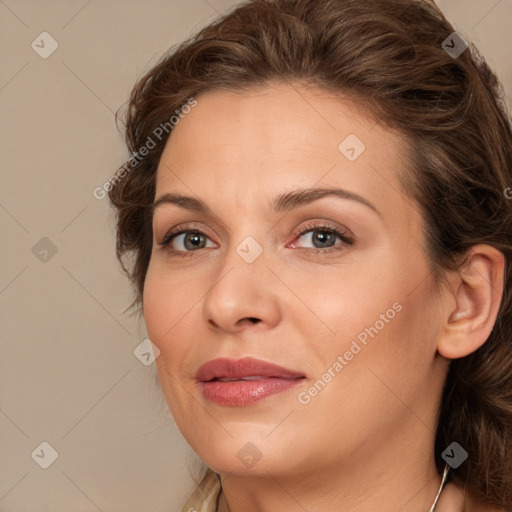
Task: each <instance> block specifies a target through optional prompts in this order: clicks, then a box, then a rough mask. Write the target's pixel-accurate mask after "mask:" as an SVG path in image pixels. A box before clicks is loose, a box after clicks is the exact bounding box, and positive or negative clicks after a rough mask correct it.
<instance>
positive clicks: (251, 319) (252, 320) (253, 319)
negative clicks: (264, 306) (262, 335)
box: [248, 316, 260, 324]
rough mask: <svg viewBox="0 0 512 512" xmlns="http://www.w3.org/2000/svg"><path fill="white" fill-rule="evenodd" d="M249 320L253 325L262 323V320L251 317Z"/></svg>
mask: <svg viewBox="0 0 512 512" xmlns="http://www.w3.org/2000/svg"><path fill="white" fill-rule="evenodd" d="M248 320H249V321H250V322H251V323H253V324H256V323H258V322H259V321H260V319H259V318H254V317H253V316H250V317H249V318H248Z"/></svg>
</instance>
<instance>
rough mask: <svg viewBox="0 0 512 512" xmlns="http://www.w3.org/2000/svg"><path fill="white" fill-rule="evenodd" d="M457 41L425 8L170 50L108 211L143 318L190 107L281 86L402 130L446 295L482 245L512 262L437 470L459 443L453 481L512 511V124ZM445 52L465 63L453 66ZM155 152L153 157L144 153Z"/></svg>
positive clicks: (440, 434)
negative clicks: (161, 201)
mask: <svg viewBox="0 0 512 512" xmlns="http://www.w3.org/2000/svg"><path fill="white" fill-rule="evenodd" d="M453 32H454V29H453V27H452V25H451V24H450V23H449V22H448V21H447V20H446V18H445V17H444V15H443V14H442V12H441V11H440V10H439V9H438V8H437V7H436V5H435V4H434V3H433V2H431V1H427V0H423V1H421V0H364V1H362V0H361V1H354V0H254V1H250V2H246V3H245V4H243V5H241V6H239V7H238V8H236V9H234V10H233V11H232V12H230V13H228V14H227V15H225V16H224V17H222V18H220V19H218V20H217V21H215V22H214V23H212V24H210V25H209V26H207V27H206V28H204V29H203V30H201V31H200V32H199V33H198V34H197V35H195V36H194V37H192V38H191V39H189V40H188V41H185V42H184V43H182V44H181V45H180V46H178V47H176V48H173V49H172V50H171V51H170V52H169V53H168V54H166V55H164V56H163V57H162V58H161V59H160V61H159V62H158V63H157V64H156V65H155V66H154V67H153V68H152V69H150V70H149V71H148V72H147V73H146V74H145V75H144V76H143V77H142V78H141V79H140V80H139V81H138V82H137V84H136V85H135V87H134V88H133V91H132V93H131V96H130V100H129V103H128V108H127V110H126V115H125V120H126V144H127V147H128V149H129V151H130V152H131V154H132V156H131V158H130V161H129V162H127V163H126V164H125V165H124V166H123V167H122V168H121V169H120V170H119V171H118V172H119V173H121V174H120V175H118V176H117V177H116V178H115V179H114V180H113V183H112V184H111V189H110V190H109V198H110V201H111V204H112V206H113V207H114V209H115V211H116V213H117V246H116V250H117V256H118V259H119V261H120V262H121V265H122V266H123V269H124V270H125V272H126V273H127V274H128V276H129V277H130V279H131V280H132V281H133V284H134V291H135V299H134V301H133V303H132V307H135V306H138V305H139V306H140V305H141V304H142V292H143V288H144V280H145V276H146V271H147V268H148V264H149V259H150V255H151V250H152V228H151V204H152V202H153V200H154V194H155V177H156V169H157V166H158V163H159V160H160V156H161V154H162V151H163V148H164V146H165V143H166V141H167V139H168V137H169V135H170V133H172V126H171V125H170V124H169V120H170V119H171V118H172V116H173V115H174V116H175V118H176V120H177V121H178V122H179V119H178V117H179V114H180V113H181V112H183V108H184V105H187V104H190V101H191V98H192V99H194V98H197V97H198V95H199V94H200V93H201V92H203V91H205V90H208V89H212V88H217V89H229V90H242V91H243V90H244V88H247V87H251V86H256V85H265V84H268V83H269V82H270V81H276V80H282V81H288V82H290V83H301V84H305V85H308V84H309V85H314V86H317V87H321V88H323V89H325V90H328V91H334V92H339V93H342V94H345V95H347V94H348V95H350V96H352V97H353V98H355V99H357V100H358V101H359V102H360V104H361V105H364V106H365V108H367V109H368V110H369V111H370V112H372V113H373V115H374V116H375V118H376V119H378V120H379V122H381V123H382V124H384V125H386V126H389V127H391V128H393V129H397V130H398V131H399V132H400V133H402V134H403V136H404V137H405V138H406V139H407V140H408V141H409V142H410V149H411V155H412V158H411V166H410V167H411V168H410V171H409V172H408V173H406V174H404V175H403V176H402V182H403V183H402V185H403V187H404V190H405V191H406V192H407V193H408V194H409V195H410V196H411V197H412V198H413V199H414V200H415V201H417V203H418V205H419V207H420V208H421V211H422V214H423V218H424V220H425V226H426V238H427V242H428V247H427V252H428V256H429V261H430V263H431V265H432V269H433V271H434V276H435V277H436V282H438V281H439V282H440V281H441V280H442V276H443V270H445V269H457V265H458V264H460V256H462V255H464V253H465V252H466V251H467V250H468V249H469V248H470V247H471V246H473V245H476V244H480V243H484V244H489V245H492V246H494V247H496V248H497V249H499V250H500V251H502V252H503V254H504V255H505V258H506V276H505V278H506V281H505V290H504V296H503V298H502V302H501V306H500V310H499V314H498V318H497V320H496V324H495V326H494V329H493V331H492V333H491V335H490V336H489V338H488V340H487V341H486V342H485V343H484V344H483V346H482V347H481V348H479V349H478V350H476V351H475V352H473V353H472V354H470V355H468V356H467V357H464V358H461V359H456V360H453V361H452V362H451V364H450V370H449V373H448V376H447V380H446V384H445V389H444V395H443V398H442V402H441V405H440V409H439V422H438V427H437V432H436V442H435V459H436V465H437V469H438V471H439V472H442V468H443V467H444V464H445V462H444V460H443V459H442V457H441V453H442V452H443V450H444V449H445V448H446V447H447V446H448V445H449V444H450V443H452V442H453V441H456V442H458V443H459V444H460V445H461V446H462V447H463V448H464V449H465V450H466V451H467V452H468V453H469V458H468V459H467V460H466V462H465V463H464V464H462V465H461V466H460V467H458V468H457V469H452V470H451V472H450V476H449V478H450V479H451V480H453V481H455V482H456V483H458V484H459V485H462V486H466V489H467V490H469V491H470V492H471V493H472V494H473V495H474V496H475V497H476V498H477V499H479V500H481V501H483V502H484V503H488V504H489V505H495V506H499V507H505V508H507V509H512V199H511V196H512V189H511V188H510V187H512V133H511V123H510V117H509V116H508V114H507V113H506V108H505V105H504V103H503V100H502V93H501V90H500V84H499V82H498V80H497V78H496V76H495V74H494V73H493V72H492V71H491V70H490V69H489V67H488V65H487V64H486V63H485V61H484V59H483V58H482V57H481V56H480V55H479V53H478V51H477V50H476V48H474V46H473V45H470V46H469V48H467V49H464V48H465V47H464V46H463V42H462V41H461V40H460V39H456V40H454V39H453V37H457V36H453V35H452V34H453ZM450 37H451V39H450ZM446 41H448V47H449V48H454V47H455V49H459V51H461V53H460V55H454V54H453V52H452V53H451V54H450V52H448V51H447V47H446ZM456 44H457V45H456ZM176 115H177V117H176ZM165 123H167V125H166V124H165ZM171 124H172V123H171ZM159 126H160V127H161V126H166V127H167V128H168V130H166V131H165V133H164V135H165V136H162V134H161V133H160V132H161V131H162V130H160V132H155V130H156V129H157V128H158V127H159ZM156 133H158V134H159V136H156ZM149 139H151V141H152V143H151V149H150V151H149V152H148V151H143V150H142V148H144V147H148V145H149V144H148V141H149ZM142 153H145V155H144V158H138V157H137V158H135V157H134V156H135V155H138V156H140V154H142ZM507 191H508V193H507ZM128 255H131V256H132V259H131V260H130V261H129V264H126V262H125V257H126V256H128Z"/></svg>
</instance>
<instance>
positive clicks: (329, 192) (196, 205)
mask: <svg viewBox="0 0 512 512" xmlns="http://www.w3.org/2000/svg"><path fill="white" fill-rule="evenodd" d="M324 197H338V198H341V199H348V200H351V201H357V202H358V203H361V204H363V205H365V206H367V207H368V208H370V209H372V210H373V211H374V212H375V213H377V214H378V215H379V216H381V214H380V212H379V210H377V208H376V207H375V206H374V205H373V204H372V203H370V201H368V200H367V199H365V198H364V197H362V196H360V195H358V194H356V193H354V192H349V191H348V190H344V189H341V188H332V187H330V188H306V189H299V190H292V191H291V192H286V193H284V194H281V195H279V196H277V197H276V198H275V199H274V200H273V201H272V204H271V206H272V209H273V210H274V211H276V212H286V211H290V210H293V209H294V208H297V207H299V206H304V205H307V204H310V203H312V202H313V201H317V200H318V199H322V198H324ZM163 204H175V205H177V206H180V207H181V208H185V209H187V210H192V211H196V212H198V213H201V214H204V215H206V216H208V215H209V216H213V217H216V215H215V213H214V212H213V210H212V209H211V208H210V207H209V206H208V205H207V204H206V203H205V202H204V201H202V200H201V199H197V198H195V197H189V196H183V195H181V194H174V193H167V194H163V195H161V196H160V197H159V198H158V199H157V200H156V201H155V202H154V203H153V205H152V212H153V213H154V211H155V210H156V209H157V208H158V207H159V206H162V205H163Z"/></svg>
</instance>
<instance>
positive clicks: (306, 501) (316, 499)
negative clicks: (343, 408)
mask: <svg viewBox="0 0 512 512" xmlns="http://www.w3.org/2000/svg"><path fill="white" fill-rule="evenodd" d="M422 429H423V437H422V440H423V441H425V443H424V444H420V443H414V446H424V447H427V449H418V448H415V447H414V446H413V445H412V444H411V446H407V445H404V442H403V438H402V439H400V440H399V443H398V444H394V443H388V444H386V443H382V444H381V445H380V447H378V448H376V446H378V443H376V444H373V446H371V447H369V449H367V450H365V449H364V448H360V449H359V450H358V451H357V454H353V455H352V456H350V457H347V458H346V459H345V460H348V461H349V462H348V463H347V465H346V466H344V467H343V466H341V465H340V464H339V461H337V463H336V464H333V466H329V465H327V464H325V463H323V464H322V466H321V468H319V467H314V468H309V471H303V472H301V473H295V474H291V473H290V472H286V473H285V472H284V471H283V473H282V474H281V473H277V472H272V470H271V469H269V470H268V471H265V470H264V469H263V468H262V469H261V471H260V472H259V473H251V474H249V475H239V474H234V473H231V474H229V475H227V476H223V475H221V482H222V493H221V496H220V500H219V512H276V511H278V510H287V511H288V512H299V511H300V512H304V510H321V509H324V510H340V511H350V512H369V511H375V510H379V512H396V511H398V510H399V511H400V512H429V510H430V508H431V506H432V504H433V502H434V500H435V498H436V496H437V493H438V490H439V487H440V485H441V480H442V478H441V475H439V474H438V473H437V471H436V468H435V463H434V460H433V458H432V456H431V455H430V454H432V453H433V448H432V442H433V439H432V435H431V433H430V432H428V431H427V433H428V434H429V436H427V439H424V438H425V426H424V425H422V426H421V428H420V427H417V430H418V432H419V431H421V430H422ZM409 439H411V437H409ZM375 450H377V451H375ZM365 452H366V453H365ZM371 452H373V453H371ZM372 455H373V456H372ZM366 457H368V458H366ZM365 460H366V461H370V462H366V463H365V462H364V461H365ZM303 466H306V465H303ZM255 469H257V466H255V467H254V468H253V469H252V470H251V471H254V470H255ZM441 497H442V494H441ZM436 509H439V507H437V508H436Z"/></svg>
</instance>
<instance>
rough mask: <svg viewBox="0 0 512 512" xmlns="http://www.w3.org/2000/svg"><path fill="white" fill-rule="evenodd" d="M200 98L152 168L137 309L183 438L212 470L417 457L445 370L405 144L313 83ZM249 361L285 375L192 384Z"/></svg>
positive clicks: (265, 372) (263, 371)
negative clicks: (404, 180) (148, 238)
mask: <svg viewBox="0 0 512 512" xmlns="http://www.w3.org/2000/svg"><path fill="white" fill-rule="evenodd" d="M197 102H198V103H197V106H195V107H194V108H193V109H191V112H190V113H189V114H187V115H186V116H185V117H184V118H183V119H181V120H180V122H179V124H178V125H177V126H176V128H175V130H174V131H173V133H172V136H171V137H170V138H169V141H168V143H167V146H166V148H165V151H164V153H163V155H162V158H161V161H160V164H159V168H158V173H157V185H156V201H158V202H159V204H158V206H156V207H155V209H154V217H153V235H154V246H153V252H152V255H151V260H150V263H149V268H148V272H147V276H146V282H145V288H144V297H143V301H144V317H145V322H146V325H147V329H148V334H149V337H150V339H151V340H152V342H153V343H154V344H155V345H156V346H157V347H158V349H159V350H160V356H159V357H158V358H157V360H156V364H157V369H158V374H159V378H160V383H161V386H162V390H163V392H164V395H165V397H166V400H167V403H168V405H169V408H170V410H171V412H172V414H173V416H174V418H175V421H176V424H177V425H178V427H179V429H180V430H181V432H182V433H183V435H184V437H185V438H186V439H187V441H188V442H189V444H190V445H191V446H192V448H193V449H194V450H195V451H196V452H197V453H198V454H199V456H200V457H201V458H202V459H203V460H204V461H205V462H206V464H207V465H208V466H210V467H211V468H212V469H213V470H215V471H216V472H218V473H221V474H227V473H232V474H237V473H240V474H248V473H251V474H265V473H266V472H270V473H271V474H272V475H275V476H277V475H279V474H286V475H291V474H299V473H303V472H304V471H305V468H307V471H317V469H318V468H329V467H331V468H332V467H337V468H341V467H342V466H340V465H343V464H344V462H346V463H347V465H348V467H351V468H353V467H354V465H357V464H366V463H367V462H368V461H370V460H372V458H373V457H375V456H376V455H377V454H378V453H380V454H383V453H384V451H386V453H387V454H388V460H392V461H393V462H392V463H391V464H393V463H395V462H396V464H401V463H402V462H403V457H402V456H400V457H399V456H398V455H397V453H401V454H402V455H403V456H405V454H407V457H416V456H417V455H418V454H420V453H421V454H423V457H424V458H425V457H427V454H431V453H432V450H431V449H430V447H431V446H432V443H433V435H432V431H433V430H435V427H434V426H435V421H436V417H435V413H436V407H437V405H438V403H439V400H440V394H441V390H442V385H443V379H444V376H445V372H446V369H447V367H446V365H445V362H446V360H444V359H442V358H440V356H438V355H437V354H436V348H437V341H438V338H439V336H440V333H441V329H440V326H441V320H440V314H439V311H438V308H437V307H436V305H437V301H438V300H439V299H438V298H437V296H436V294H435V292H434V288H433V281H432V278H431V274H430V271H429V265H428V263H427V259H426V253H425V248H424V242H425V240H424V235H423V230H422V218H421V216H420V213H419V210H418V207H417V206H416V205H415V204H414V203H413V202H412V201H411V200H410V199H409V198H408V197H407V196H406V194H405V193H404V192H403V190H402V188H401V186H400V184H399V175H400V173H402V172H404V170H405V168H406V165H407V147H406V145H405V142H404V141H403V139H402V138H401V137H400V136H399V135H398V134H396V133H393V132H391V131H389V130H387V129H385V128H383V127H381V126H380V125H379V124H376V123H375V121H374V120H369V119H367V118H366V117H364V116H363V115H362V113H361V112H360V111H358V110H357V109H356V107H355V105H354V103H352V102H351V101H348V100H342V99H339V98H337V99H335V98H333V97H332V96H330V95H329V94H328V93H326V92H324V91H322V90H319V89H318V90H317V89H315V90H313V89H304V88H301V87H299V86H298V85H296V86H294V87H291V86H290V85H284V84H280V85H273V86H268V87H265V88H261V89H257V90H253V91H251V92H245V93H238V94H236V93H232V92H226V91H209V92H207V93H204V94H202V95H201V96H199V97H198V98H197ZM317 189H319V190H322V192H318V193H315V192H314V191H315V190H317ZM326 189H332V190H335V189H337V190H338V191H339V192H337V193H336V192H333V193H331V194H327V193H326V192H325V190H326ZM301 191H306V193H302V194H300V192H301ZM166 194H174V195H180V196H186V197H188V198H190V199H177V198H176V196H173V197H171V196H167V197H166V199H164V200H162V201H159V199H160V198H165V195H166ZM199 204H200V205H202V208H199V207H198V205H199ZM178 231H182V232H185V233H182V234H178V235H176V236H174V237H169V236H167V241H168V242H169V243H168V245H167V246H165V247H160V246H159V243H160V242H162V241H163V240H164V239H165V238H166V235H169V233H171V235H172V234H174V233H176V232H178ZM190 231H192V233H190ZM197 232H200V234H197ZM169 240H170V241H169ZM247 357H250V358H255V359H258V360H262V361H264V362H267V363H272V364H275V365H278V366H280V367H283V368H285V369H287V370H289V371H290V373H288V374H287V373H279V372H276V371H274V370H272V369H268V368H265V367H264V366H261V365H258V364H256V365H253V366H251V364H248V365H245V366H244V365H241V366H239V367H237V366H236V365H234V364H231V365H229V364H228V365H227V367H222V366H220V367H219V368H218V372H217V374H216V378H217V379H220V378H223V376H224V379H226V378H231V379H234V380H233V381H231V382H227V381H225V380H224V381H218V380H214V381H211V382H210V383H209V384H205V382H203V379H212V378H213V377H212V375H213V376H215V374H212V373H208V372H206V373H202V374H201V375H198V374H197V372H198V370H199V368H200V367H201V366H202V365H203V364H204V363H206V362H208V361H211V360H214V359H218V358H224V359H230V360H235V361H236V360H240V359H242V358H247ZM226 368H227V369H226ZM229 371H232V372H234V373H228V372H229ZM237 371H238V373H237ZM251 372H252V373H251ZM244 376H245V377H247V376H252V377H255V378H254V379H251V380H244V379H243V377H244ZM397 450H398V452H397Z"/></svg>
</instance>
